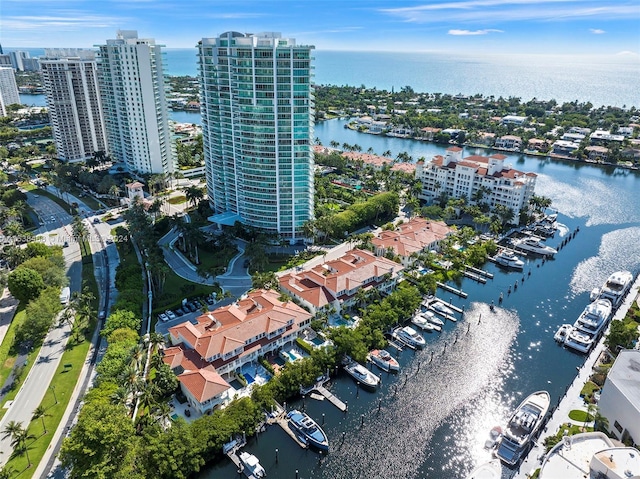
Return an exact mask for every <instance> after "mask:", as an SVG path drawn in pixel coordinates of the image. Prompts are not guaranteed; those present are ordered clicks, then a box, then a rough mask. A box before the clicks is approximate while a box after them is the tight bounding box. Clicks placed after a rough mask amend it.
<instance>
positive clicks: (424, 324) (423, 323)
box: [411, 313, 436, 331]
mask: <svg viewBox="0 0 640 479" xmlns="http://www.w3.org/2000/svg"><path fill="white" fill-rule="evenodd" d="M411 322H412V323H413V324H414V325H416V326H418V327H419V328H420V329H423V330H424V331H433V330H434V329H436V328H435V327H434V325H433V324H431V323H430V322H429V320H428V319H427V318H426V317H425V316H424V315H423V314H421V313H416V314H414V315H413V318H411Z"/></svg>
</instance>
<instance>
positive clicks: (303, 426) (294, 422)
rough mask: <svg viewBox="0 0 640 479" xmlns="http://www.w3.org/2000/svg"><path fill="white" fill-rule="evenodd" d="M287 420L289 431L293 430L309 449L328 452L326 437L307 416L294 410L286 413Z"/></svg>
mask: <svg viewBox="0 0 640 479" xmlns="http://www.w3.org/2000/svg"><path fill="white" fill-rule="evenodd" d="M287 419H288V420H289V427H290V428H291V430H293V431H294V432H295V433H296V434H297V435H298V436H299V437H300V438H301V439H302V440H303V441H304V442H306V443H307V444H309V445H310V446H311V447H315V448H316V449H320V450H321V451H327V450H329V440H328V439H327V435H326V434H325V432H324V431H323V430H322V428H321V427H320V426H318V424H317V423H316V422H315V421H314V420H313V419H311V418H310V417H309V416H308V415H307V414H305V413H303V412H300V411H298V410H297V409H294V410H293V411H290V412H289V413H287Z"/></svg>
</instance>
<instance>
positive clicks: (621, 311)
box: [513, 276, 640, 479]
mask: <svg viewBox="0 0 640 479" xmlns="http://www.w3.org/2000/svg"><path fill="white" fill-rule="evenodd" d="M638 288H640V276H639V277H638V278H636V281H635V282H634V284H633V286H632V287H631V290H630V292H629V293H628V294H627V297H626V298H625V300H624V303H623V304H622V305H620V307H619V308H618V310H617V311H616V313H615V315H614V317H613V319H612V321H613V320H616V319H623V318H624V317H625V315H626V314H627V311H629V308H630V307H631V305H632V304H633V302H634V301H636V300H637V299H638V300H640V294H639V293H638ZM608 331H609V328H607V329H606V331H605V334H603V335H602V338H601V340H600V342H599V343H598V344H597V345H596V347H595V348H594V349H593V350H592V351H591V353H590V354H589V356H588V357H587V358H586V360H585V362H584V364H583V365H582V367H581V368H580V369H579V370H578V375H577V376H576V378H575V379H574V380H573V382H572V383H571V385H569V386H568V387H567V390H566V393H565V395H564V396H563V397H562V399H561V400H559V403H558V405H557V407H556V409H555V410H554V411H553V414H552V416H551V418H550V419H549V421H548V422H547V424H546V426H545V428H544V429H543V431H542V434H540V437H539V438H538V440H537V441H536V443H535V445H534V447H533V448H532V449H531V451H529V454H528V455H527V457H526V459H525V460H524V461H522V464H521V465H520V468H519V469H518V471H517V472H516V473H515V475H514V476H513V477H514V479H527V478H529V477H530V475H531V474H533V471H535V470H536V469H538V468H539V467H540V464H541V463H542V458H543V456H544V455H545V453H546V451H545V447H544V444H543V442H544V439H545V438H546V437H547V436H550V435H553V434H555V433H556V432H557V431H558V430H559V429H560V427H561V426H562V425H563V424H565V423H567V422H573V421H571V419H569V412H570V411H571V410H573V409H583V410H584V409H585V405H584V401H583V400H582V398H581V397H580V391H582V387H583V386H584V384H585V383H586V382H587V381H588V380H589V377H590V376H591V373H592V372H593V367H594V365H595V363H596V361H597V360H598V358H599V357H600V354H601V353H602V351H604V350H605V345H604V339H605V337H606V333H607V332H608Z"/></svg>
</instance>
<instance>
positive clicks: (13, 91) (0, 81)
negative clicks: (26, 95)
mask: <svg viewBox="0 0 640 479" xmlns="http://www.w3.org/2000/svg"><path fill="white" fill-rule="evenodd" d="M14 103H20V95H19V93H18V85H17V84H16V75H15V73H14V72H13V68H11V67H0V116H7V107H8V106H9V105H13V104H14Z"/></svg>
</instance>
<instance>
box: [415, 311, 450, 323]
mask: <svg viewBox="0 0 640 479" xmlns="http://www.w3.org/2000/svg"><path fill="white" fill-rule="evenodd" d="M420 314H422V316H424V317H425V318H427V321H429V322H430V323H431V324H435V325H436V326H444V321H443V320H441V319H440V318H438V317H437V316H436V315H435V314H433V311H423V312H422V313H420Z"/></svg>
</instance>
